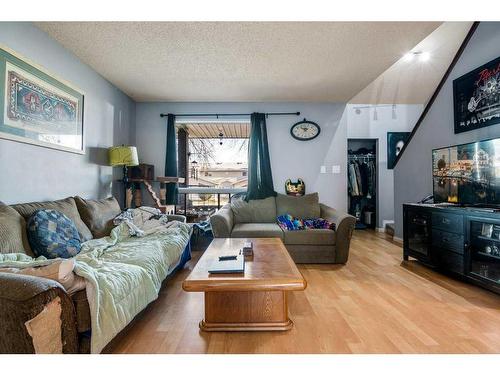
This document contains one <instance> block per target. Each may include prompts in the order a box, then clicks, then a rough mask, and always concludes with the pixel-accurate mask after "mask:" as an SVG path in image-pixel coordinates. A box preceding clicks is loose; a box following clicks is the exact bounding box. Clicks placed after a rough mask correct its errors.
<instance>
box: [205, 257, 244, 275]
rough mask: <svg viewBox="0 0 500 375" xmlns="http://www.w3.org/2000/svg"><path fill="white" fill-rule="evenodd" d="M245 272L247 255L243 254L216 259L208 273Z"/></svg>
mask: <svg viewBox="0 0 500 375" xmlns="http://www.w3.org/2000/svg"><path fill="white" fill-rule="evenodd" d="M243 272H245V257H244V255H242V254H238V255H236V256H235V259H227V260H223V259H220V258H219V259H215V260H214V261H213V263H212V265H211V267H210V268H209V269H208V273H243Z"/></svg>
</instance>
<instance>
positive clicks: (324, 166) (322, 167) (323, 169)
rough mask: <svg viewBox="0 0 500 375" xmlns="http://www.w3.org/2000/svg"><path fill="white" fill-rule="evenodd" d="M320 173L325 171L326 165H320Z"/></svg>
mask: <svg viewBox="0 0 500 375" xmlns="http://www.w3.org/2000/svg"><path fill="white" fill-rule="evenodd" d="M320 172H321V173H326V165H322V166H321V171H320Z"/></svg>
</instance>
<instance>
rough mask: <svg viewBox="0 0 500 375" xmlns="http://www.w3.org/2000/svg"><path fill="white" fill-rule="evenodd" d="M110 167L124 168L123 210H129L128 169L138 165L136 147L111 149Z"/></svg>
mask: <svg viewBox="0 0 500 375" xmlns="http://www.w3.org/2000/svg"><path fill="white" fill-rule="evenodd" d="M108 154H109V165H111V166H112V167H116V166H123V186H124V188H125V190H124V198H123V209H126V208H127V189H128V182H129V180H128V170H127V169H128V167H131V166H134V165H138V164H139V158H138V157H137V148H135V147H134V146H124V145H121V146H115V147H110V148H109V150H108Z"/></svg>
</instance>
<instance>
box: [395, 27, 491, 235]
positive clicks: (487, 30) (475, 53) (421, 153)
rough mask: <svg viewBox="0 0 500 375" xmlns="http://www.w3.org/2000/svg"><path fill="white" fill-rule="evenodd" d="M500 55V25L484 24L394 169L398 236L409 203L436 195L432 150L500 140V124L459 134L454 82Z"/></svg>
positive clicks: (479, 28) (470, 42)
mask: <svg viewBox="0 0 500 375" xmlns="http://www.w3.org/2000/svg"><path fill="white" fill-rule="evenodd" d="M498 56H500V22H482V23H481V24H480V25H479V27H478V29H477V30H476V32H475V34H474V35H473V37H472V39H471V40H470V41H469V44H468V45H467V48H466V49H465V51H464V53H463V54H462V56H461V58H460V59H459V61H458V63H457V64H456V65H455V67H454V69H453V71H452V72H451V75H450V76H449V78H448V80H447V81H446V83H445V84H444V86H443V88H442V89H441V92H440V93H439V95H438V97H437V98H436V100H435V102H434V104H433V106H432V107H431V109H430V111H429V112H428V113H427V116H426V118H425V119H424V121H423V122H422V124H421V125H420V127H419V128H418V130H417V132H416V134H415V136H414V137H413V139H412V141H411V142H410V143H409V145H408V147H407V149H406V151H405V153H404V154H403V156H402V158H401V160H400V161H399V162H398V164H397V165H396V168H395V170H394V186H395V191H394V207H395V221H396V228H395V229H396V234H395V235H396V237H399V238H401V237H402V233H403V207H402V204H403V203H405V202H417V201H419V200H421V199H422V198H424V197H425V196H427V195H429V194H432V149H434V148H438V147H445V146H449V145H454V144H460V143H467V142H474V141H478V140H482V139H487V138H496V137H500V125H493V126H490V127H487V128H483V129H478V130H473V131H470V132H466V133H461V134H457V135H455V134H454V132H453V87H452V81H453V80H454V79H455V78H458V77H460V76H462V75H463V74H465V73H468V72H469V71H471V70H473V69H475V68H477V67H479V66H481V65H482V64H484V63H487V62H488V61H490V60H493V59H494V58H496V57H498Z"/></svg>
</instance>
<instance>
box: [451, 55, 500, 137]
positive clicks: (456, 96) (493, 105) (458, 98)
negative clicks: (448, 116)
mask: <svg viewBox="0 0 500 375" xmlns="http://www.w3.org/2000/svg"><path fill="white" fill-rule="evenodd" d="M499 82H500V57H498V58H496V59H495V60H492V61H490V62H488V63H486V64H484V65H482V66H480V67H479V68H477V69H474V70H473V71H472V72H469V73H467V74H465V75H463V76H462V77H460V78H457V79H455V80H454V81H453V105H454V112H455V121H454V123H455V134H456V133H463V132H467V131H469V130H474V129H479V128H484V127H486V126H491V125H495V124H498V123H500V85H499V84H498V83H499Z"/></svg>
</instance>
